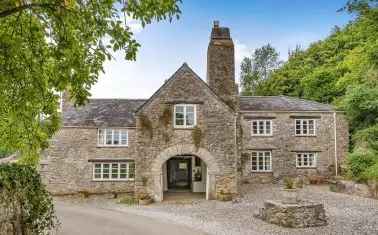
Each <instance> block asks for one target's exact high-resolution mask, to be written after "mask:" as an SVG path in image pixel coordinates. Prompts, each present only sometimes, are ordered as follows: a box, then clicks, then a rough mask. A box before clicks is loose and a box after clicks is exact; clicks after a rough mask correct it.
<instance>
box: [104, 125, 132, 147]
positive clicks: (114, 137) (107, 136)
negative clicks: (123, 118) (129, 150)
mask: <svg viewBox="0 0 378 235" xmlns="http://www.w3.org/2000/svg"><path fill="white" fill-rule="evenodd" d="M128 144H129V135H128V132H127V130H126V129H98V145H99V146H128Z"/></svg>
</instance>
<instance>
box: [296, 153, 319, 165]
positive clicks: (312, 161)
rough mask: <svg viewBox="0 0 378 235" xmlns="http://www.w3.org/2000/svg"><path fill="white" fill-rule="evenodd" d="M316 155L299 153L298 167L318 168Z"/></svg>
mask: <svg viewBox="0 0 378 235" xmlns="http://www.w3.org/2000/svg"><path fill="white" fill-rule="evenodd" d="M316 155H317V154H316V153H297V167H298V168H306V167H316Z"/></svg>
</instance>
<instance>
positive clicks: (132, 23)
mask: <svg viewBox="0 0 378 235" xmlns="http://www.w3.org/2000/svg"><path fill="white" fill-rule="evenodd" d="M126 25H127V26H129V27H130V30H131V32H133V33H134V34H137V33H140V32H141V31H142V30H143V26H142V23H141V22H140V21H139V20H136V19H133V18H132V17H130V16H126Z"/></svg>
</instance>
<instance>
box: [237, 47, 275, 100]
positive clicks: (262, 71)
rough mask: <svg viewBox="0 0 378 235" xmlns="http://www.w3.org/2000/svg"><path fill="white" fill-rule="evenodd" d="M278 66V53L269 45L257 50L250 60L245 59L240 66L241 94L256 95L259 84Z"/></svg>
mask: <svg viewBox="0 0 378 235" xmlns="http://www.w3.org/2000/svg"><path fill="white" fill-rule="evenodd" d="M280 65H281V61H280V60H279V55H278V52H277V51H276V49H275V48H274V47H272V46H271V45H270V44H267V45H265V46H262V47H261V48H257V49H256V50H255V51H254V52H253V54H252V57H251V58H248V57H245V58H244V59H243V61H242V63H241V66H240V70H241V72H240V80H241V86H242V94H243V95H256V93H258V92H259V90H260V88H259V86H260V84H261V83H263V82H264V81H266V80H267V79H268V78H269V77H270V75H271V73H272V72H273V71H274V70H276V69H277V68H279V66H280Z"/></svg>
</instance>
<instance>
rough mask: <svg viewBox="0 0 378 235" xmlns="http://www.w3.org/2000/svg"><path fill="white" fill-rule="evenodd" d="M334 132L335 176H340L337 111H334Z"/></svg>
mask: <svg viewBox="0 0 378 235" xmlns="http://www.w3.org/2000/svg"><path fill="white" fill-rule="evenodd" d="M333 134H334V136H335V138H334V140H335V176H338V159H337V131H336V112H333Z"/></svg>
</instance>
